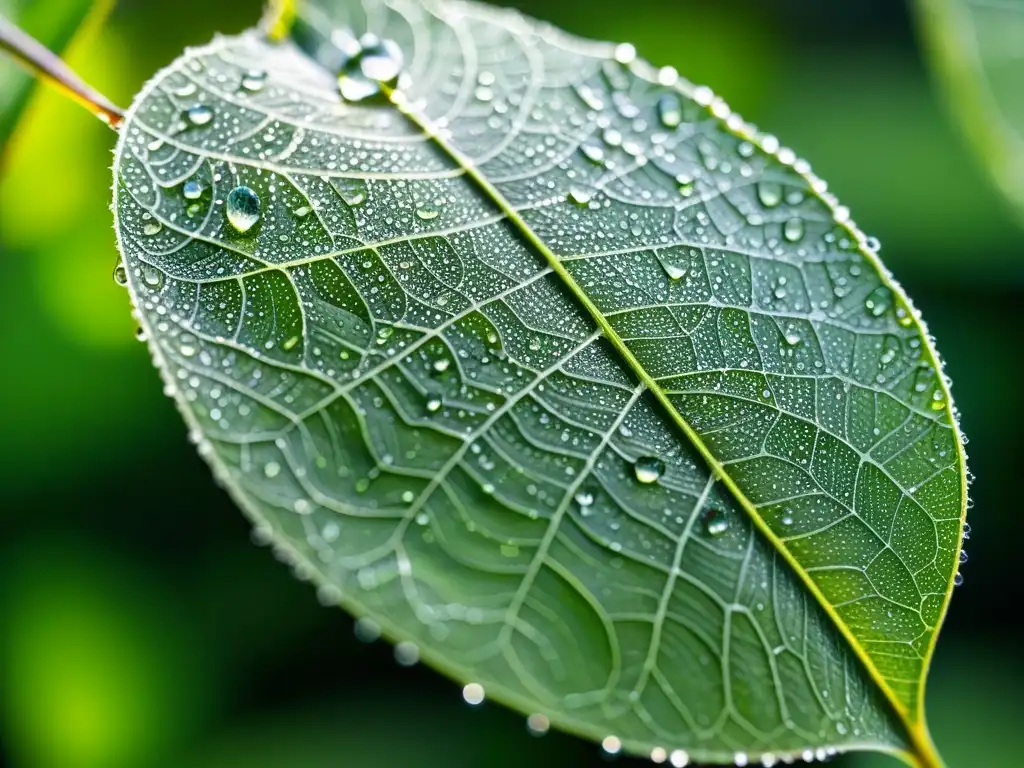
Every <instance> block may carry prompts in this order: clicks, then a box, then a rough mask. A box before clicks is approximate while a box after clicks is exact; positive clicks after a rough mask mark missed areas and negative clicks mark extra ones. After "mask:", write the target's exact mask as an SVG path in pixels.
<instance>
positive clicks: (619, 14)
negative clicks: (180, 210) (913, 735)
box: [0, 0, 1024, 768]
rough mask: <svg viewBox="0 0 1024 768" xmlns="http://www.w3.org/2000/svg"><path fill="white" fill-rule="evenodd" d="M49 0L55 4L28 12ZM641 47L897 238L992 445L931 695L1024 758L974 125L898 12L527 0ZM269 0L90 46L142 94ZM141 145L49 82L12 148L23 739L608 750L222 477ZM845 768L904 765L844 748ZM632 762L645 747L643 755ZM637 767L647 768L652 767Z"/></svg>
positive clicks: (761, 2) (88, 744)
mask: <svg viewBox="0 0 1024 768" xmlns="http://www.w3.org/2000/svg"><path fill="white" fill-rule="evenodd" d="M23 1H27V2H29V3H32V4H34V5H42V4H44V3H46V2H51V0H23ZM515 4H516V5H518V6H519V7H521V8H523V9H524V10H527V11H528V12H531V13H533V14H534V15H537V16H541V17H543V18H546V19H547V20H549V21H552V22H554V23H556V24H558V25H560V26H562V27H565V28H566V29H569V30H571V31H574V32H577V33H580V34H583V35H587V36H590V37H597V38H605V39H613V40H621V39H626V40H630V41H632V42H634V43H635V44H636V45H637V48H638V49H639V50H640V52H641V54H642V55H643V56H644V57H646V58H648V59H650V60H651V61H653V62H654V63H656V64H659V65H664V64H672V65H675V66H676V67H678V69H679V70H680V71H681V72H683V73H684V74H685V75H686V76H687V77H689V78H690V79H691V80H694V81H696V82H702V83H706V84H709V85H711V86H712V87H714V88H715V89H716V90H717V91H718V92H719V93H721V94H723V95H724V96H725V97H726V98H727V99H728V100H729V101H730V103H731V104H732V106H733V107H734V108H736V109H737V110H739V111H740V112H741V113H742V114H744V116H746V117H747V118H748V119H750V120H752V121H754V122H756V123H758V124H759V125H761V126H763V127H765V128H768V129H770V130H771V131H772V132H774V133H776V134H778V135H779V136H781V137H782V138H783V140H784V142H785V143H786V144H788V145H789V146H793V147H795V148H797V149H798V150H799V152H800V153H801V155H802V156H804V157H806V158H808V159H809V160H810V161H811V162H812V164H813V165H814V167H815V169H816V170H817V171H818V172H819V173H820V174H821V175H823V176H824V177H825V178H826V179H827V180H828V181H829V182H830V185H831V188H832V189H833V190H834V191H835V192H836V193H837V194H838V195H839V196H840V197H841V199H842V200H843V201H844V202H845V203H846V204H848V205H849V206H850V207H851V208H852V210H853V212H854V215H855V218H856V219H857V221H858V222H859V223H860V224H861V225H862V226H863V227H864V228H865V229H866V230H867V231H868V232H869V233H871V234H874V235H877V236H878V237H880V238H881V240H882V243H883V245H884V247H883V257H884V258H885V261H886V263H887V264H888V266H889V267H890V268H891V269H892V270H893V272H894V273H895V274H896V277H897V278H898V279H899V280H900V281H901V282H902V283H903V284H904V285H905V286H906V288H907V290H908V291H909V293H910V294H911V296H913V297H914V298H915V300H916V302H917V304H918V305H919V306H920V307H921V309H922V310H923V311H924V316H925V318H926V319H927V320H928V322H929V325H930V329H931V331H932V332H933V333H934V334H935V336H936V337H937V338H938V344H939V348H940V350H941V351H942V353H943V354H944V357H945V359H946V361H947V364H948V373H949V374H950V376H951V377H952V379H953V382H954V394H955V396H956V398H957V402H958V404H959V406H960V409H961V411H962V413H963V426H964V429H965V430H966V433H967V434H968V436H970V438H971V443H970V445H969V446H968V449H969V453H970V458H971V463H970V468H971V470H972V471H973V472H974V473H975V474H976V475H977V478H978V479H977V481H976V483H975V484H974V486H973V492H972V496H973V498H974V501H975V502H976V503H975V512H974V514H973V515H972V517H971V523H972V526H973V529H974V535H973V538H972V539H971V540H970V542H968V551H969V553H970V562H969V563H968V564H967V565H966V566H965V567H964V568H963V573H964V576H965V583H964V585H963V586H962V587H960V589H958V590H957V594H956V599H955V600H954V601H953V605H952V610H951V613H950V616H949V620H948V622H947V624H946V629H945V631H944V633H943V637H942V638H941V641H940V644H939V650H938V653H937V656H936V660H935V665H934V668H933V673H932V677H931V685H930V688H929V696H928V705H929V711H930V717H931V722H932V730H933V733H934V736H935V738H936V741H937V742H938V744H939V746H940V748H941V749H942V751H943V752H944V754H945V756H946V759H947V760H948V762H949V764H950V766H951V768H956V767H958V766H990V767H993V768H998V767H999V766H1019V765H1021V764H1024V757H1022V755H1024V731H1022V730H1021V728H1020V727H1019V717H1020V715H1021V714H1022V713H1024V707H1022V706H1021V701H1022V692H1021V684H1022V683H1024V658H1021V656H1020V651H1019V647H1020V639H1021V635H1020V633H1019V630H1018V629H1017V626H1018V624H1019V623H1020V620H1019V619H1018V618H1017V617H1016V616H1015V615H1014V613H1013V612H1014V611H1015V610H1016V609H1017V608H1018V607H1019V606H1020V605H1021V603H1022V599H1024V569H1022V568H1020V567H1019V563H1020V556H1019V547H1020V543H1019V542H1020V541H1021V540H1022V535H1024V515H1021V514H1020V512H1019V510H1018V509H1017V506H1018V503H1017V499H1016V492H1015V491H1014V488H1015V487H1016V486H1015V484H1014V483H1015V481H1019V479H1020V471H1019V469H1018V466H1019V464H1020V459H1019V458H1018V446H1019V443H1020V439H1021V436H1020V428H1021V419H1020V417H1019V414H1020V412H1021V411H1020V407H1019V401H1020V391H1021V387H1020V383H1019V378H1020V374H1021V362H1020V351H1021V350H1022V349H1024V345H1022V341H1024V338H1022V336H1024V334H1022V333H1021V323H1020V321H1019V319H1018V317H1019V314H1018V313H1019V312H1020V308H1021V306H1022V303H1024V230H1022V229H1020V228H1019V227H1017V226H1015V225H1014V217H1013V215H1012V214H1011V213H1010V212H1009V211H1008V210H1007V208H1006V207H1005V205H1004V203H1003V202H1002V201H1001V200H1000V199H999V198H998V197H997V196H996V194H995V193H994V192H993V191H992V190H991V189H990V188H989V186H988V185H987V183H986V180H985V176H984V174H983V173H982V171H981V170H980V169H979V168H978V167H977V166H976V165H975V163H974V161H973V158H972V156H971V155H970V153H969V152H968V151H967V150H966V149H965V146H964V143H963V142H962V141H961V139H960V137H959V136H958V135H957V133H956V131H955V129H954V128H953V127H951V124H950V122H949V121H948V120H947V119H946V116H945V115H944V113H943V111H942V108H941V105H940V99H939V98H938V97H937V95H936V93H935V90H934V89H933V87H932V84H931V83H930V81H929V77H928V75H927V73H926V72H925V71H924V67H923V64H922V61H921V56H920V53H919V51H918V49H917V46H916V41H915V38H914V29H913V25H912V23H911V19H910V18H909V16H908V10H907V8H906V7H905V6H904V5H903V4H902V3H899V2H892V0H704V1H700V0H630V2H629V3H628V11H623V10H622V8H621V7H619V5H618V4H616V3H611V2H607V3H594V2H589V0H559V2H557V3H554V2H550V0H548V1H546V2H545V1H544V0H520V1H519V2H516V3H515ZM259 14H260V2H259V0H233V1H227V0H222V1H219V2H211V1H210V0H121V2H119V3H118V5H117V7H116V9H115V10H114V12H113V13H112V15H111V16H110V17H109V19H108V20H107V21H106V23H105V24H104V25H102V27H101V29H99V31H98V32H95V33H93V34H86V35H83V36H79V37H78V38H77V39H76V40H75V41H74V42H73V43H72V46H71V48H70V50H69V51H68V54H67V57H68V59H69V60H70V61H71V63H72V64H73V66H75V67H76V68H77V69H78V70H79V71H80V72H81V73H82V74H83V75H84V76H85V77H86V79H87V80H88V81H90V82H91V83H92V84H94V85H95V86H96V87H98V88H99V90H100V91H102V92H104V93H105V94H107V95H108V96H109V97H111V98H112V99H113V100H114V101H115V102H118V103H120V104H123V105H127V104H128V103H130V101H131V97H132V95H133V94H134V93H135V92H136V91H137V90H138V89H139V88H140V86H141V85H142V84H143V82H144V81H145V80H146V79H148V78H149V77H150V76H151V75H152V73H153V72H155V71H156V70H157V69H158V68H159V67H161V66H163V65H165V64H167V63H169V62H170V61H171V60H172V59H173V58H174V57H175V56H176V55H177V54H178V53H179V52H180V50H181V49H182V48H183V47H184V46H186V45H192V44H201V43H204V42H206V41H208V40H209V39H210V38H211V37H212V35H213V34H214V33H215V32H217V31H220V32H236V31H240V30H242V29H243V28H245V27H247V26H250V25H252V24H253V23H254V22H255V21H256V20H257V18H258V17H259ZM114 141H115V136H114V134H113V133H112V132H110V131H109V130H108V129H107V128H105V127H104V126H103V125H101V124H100V123H99V122H98V121H97V120H95V119H94V118H92V117H91V116H90V115H88V114H87V113H86V112H85V111H83V110H81V109H80V108H78V107H76V106H75V105H73V104H71V103H70V102H66V101H64V100H63V99H62V98H61V97H59V96H57V95H55V94H54V93H53V92H52V91H49V90H45V89H43V90H37V91H36V95H35V98H34V99H33V101H32V102H31V103H30V106H29V108H28V111H27V112H26V113H25V115H24V119H23V121H22V122H21V124H20V126H19V128H18V129H17V131H16V132H15V133H14V134H13V136H12V137H11V138H10V140H9V141H7V142H5V143H4V144H3V145H2V146H0V164H2V172H0V328H2V332H0V360H2V361H3V364H2V373H0V753H2V754H4V755H5V756H6V759H7V760H8V762H7V763H6V764H8V765H13V766H16V768H35V767H37V766H38V767H41V768H50V767H51V766H54V767H58V768H108V767H109V768H114V767H117V768H121V767H123V768H134V767H135V766H140V767H141V766H153V767H154V768H161V767H162V766H198V767H200V768H229V767H234V766H246V767H247V768H284V766H301V767H302V768H306V767H307V766H309V767H311V768H320V767H321V766H324V767H326V766H346V767H348V766H353V767H357V766H377V765H381V766H391V765H409V766H424V767H425V768H431V767H432V766H438V767H439V768H440V767H441V766H444V768H458V767H460V766H506V765H507V766H510V767H512V766H522V765H530V766H531V768H547V767H548V766H550V767H551V768H554V767H555V766H558V767H559V768H566V766H577V765H578V766H589V765H602V764H604V762H603V761H604V760H605V758H603V757H602V756H601V755H600V753H599V750H598V749H597V748H596V747H595V746H593V745H590V744H585V743H583V742H580V741H577V740H575V739H572V738H570V737H567V736H561V735H557V734H549V735H548V736H546V737H544V738H542V739H536V738H533V737H531V736H529V735H528V734H527V731H526V728H525V727H524V722H523V719H522V718H521V717H519V716H517V715H515V714H513V713H511V712H507V711H505V710H503V709H501V708H500V707H498V706H497V705H491V704H486V705H484V706H483V707H480V708H470V707H468V706H467V705H465V704H464V703H463V702H462V700H461V697H460V695H459V690H458V688H457V687H456V686H455V685H454V684H452V683H450V682H449V681H447V680H445V679H443V678H442V677H441V676H439V675H437V674H435V673H433V672H431V671H430V670H428V669H424V668H414V669H404V668H401V667H399V666H398V665H397V664H396V663H395V662H394V661H393V659H392V655H391V651H390V649H389V648H388V647H386V646H385V645H383V644H381V643H377V644H371V645H366V644H363V643H360V642H359V641H357V640H356V638H355V637H354V635H353V632H352V625H353V622H352V620H351V619H350V618H348V617H347V616H346V615H345V614H343V613H342V612H341V611H339V610H335V609H327V608H322V607H320V606H319V605H318V603H317V601H316V597H315V592H314V590H313V589H312V588H311V587H310V586H309V585H306V584H302V583H300V582H299V581H297V580H296V579H294V578H293V577H292V575H291V574H290V573H289V571H288V569H287V568H286V567H284V566H282V565H281V564H279V563H277V562H275V561H274V558H273V557H272V556H271V555H270V553H269V551H268V550H266V549H262V548H258V547H256V546H254V545H253V544H252V543H251V542H250V538H249V526H248V524H247V523H246V522H245V521H244V519H243V517H242V515H241V514H240V513H239V512H238V511H237V510H236V509H234V508H233V506H232V504H231V503H230V501H229V500H228V498H227V496H226V495H225V494H224V493H223V492H222V491H221V490H219V489H218V488H217V487H216V486H215V485H214V483H213V482H212V480H211V477H210V474H209V472H208V471H207V469H206V467H205V465H204V464H203V463H202V462H201V461H200V459H199V458H198V457H197V455H196V453H195V451H194V450H193V448H192V446H191V445H190V444H189V443H188V441H187V439H186V435H185V428H184V426H183V423H182V422H181V420H180V418H179V417H178V415H177V412H176V411H175V409H174V407H173V405H172V403H171V402H170V400H168V399H167V398H165V397H164V396H163V395H162V394H161V384H160V382H159V380H158V377H157V374H156V372H155V371H154V369H153V368H152V367H151V365H150V361H149V356H148V354H147V352H146V350H145V347H144V346H143V345H141V344H139V343H138V342H137V341H135V336H134V324H133V322H132V320H131V318H130V314H129V306H128V299H127V296H126V294H125V292H124V291H123V290H122V289H120V288H118V287H117V286H116V285H115V284H114V282H113V280H112V279H111V271H112V269H113V267H114V264H115V261H116V253H115V245H114V234H113V231H112V227H111V217H110V213H109V210H108V205H109V187H110V176H109V170H108V169H109V166H110V162H111V155H110V152H111V150H112V148H113V145H114ZM836 762H837V764H839V765H842V766H861V767H862V768H866V766H874V765H878V766H883V765H895V763H894V762H892V761H890V760H889V759H888V758H882V757H864V756H854V757H843V758H840V759H839V760H837V761H836ZM618 764H619V765H623V766H628V765H632V764H633V762H632V761H630V760H626V759H620V760H619V761H618ZM636 764H637V765H640V764H641V763H639V762H637V763H636Z"/></svg>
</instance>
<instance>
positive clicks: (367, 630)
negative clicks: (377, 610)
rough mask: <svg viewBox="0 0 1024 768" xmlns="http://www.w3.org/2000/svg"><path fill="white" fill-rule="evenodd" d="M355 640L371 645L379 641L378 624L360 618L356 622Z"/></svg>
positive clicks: (371, 620)
mask: <svg viewBox="0 0 1024 768" xmlns="http://www.w3.org/2000/svg"><path fill="white" fill-rule="evenodd" d="M355 634H356V639H357V640H359V641H360V642H363V643H372V642H374V641H375V640H379V639H380V624H378V623H377V622H376V621H374V620H373V619H367V618H362V619H358V620H357V621H356V626H355Z"/></svg>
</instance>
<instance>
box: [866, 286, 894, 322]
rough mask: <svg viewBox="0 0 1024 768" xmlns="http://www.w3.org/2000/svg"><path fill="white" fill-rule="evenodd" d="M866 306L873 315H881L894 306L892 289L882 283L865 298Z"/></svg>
mask: <svg viewBox="0 0 1024 768" xmlns="http://www.w3.org/2000/svg"><path fill="white" fill-rule="evenodd" d="M864 308H865V309H866V310H867V311H868V313H869V314H870V315H871V316H872V317H881V316H882V315H884V314H885V313H886V312H887V311H888V310H889V309H891V308H892V291H890V290H889V289H888V288H887V287H886V286H884V285H880V286H878V287H877V288H875V290H873V291H872V292H871V293H869V294H868V297H867V298H866V299H864Z"/></svg>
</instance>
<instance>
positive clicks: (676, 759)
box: [668, 749, 690, 768]
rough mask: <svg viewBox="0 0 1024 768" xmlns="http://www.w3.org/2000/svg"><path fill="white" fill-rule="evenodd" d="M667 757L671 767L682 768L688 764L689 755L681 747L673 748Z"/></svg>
mask: <svg viewBox="0 0 1024 768" xmlns="http://www.w3.org/2000/svg"><path fill="white" fill-rule="evenodd" d="M668 759H669V762H670V763H672V766H673V768H684V767H685V766H687V765H689V764H690V756H689V755H688V754H686V752H685V751H684V750H682V749H676V750H673V751H672V754H671V755H669V758H668Z"/></svg>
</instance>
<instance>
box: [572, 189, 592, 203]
mask: <svg viewBox="0 0 1024 768" xmlns="http://www.w3.org/2000/svg"><path fill="white" fill-rule="evenodd" d="M593 199H594V194H593V192H591V191H590V190H589V189H585V188H583V187H573V188H572V189H570V190H569V201H570V202H573V203H576V205H579V206H585V205H589V204H590V201H591V200H593Z"/></svg>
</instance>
